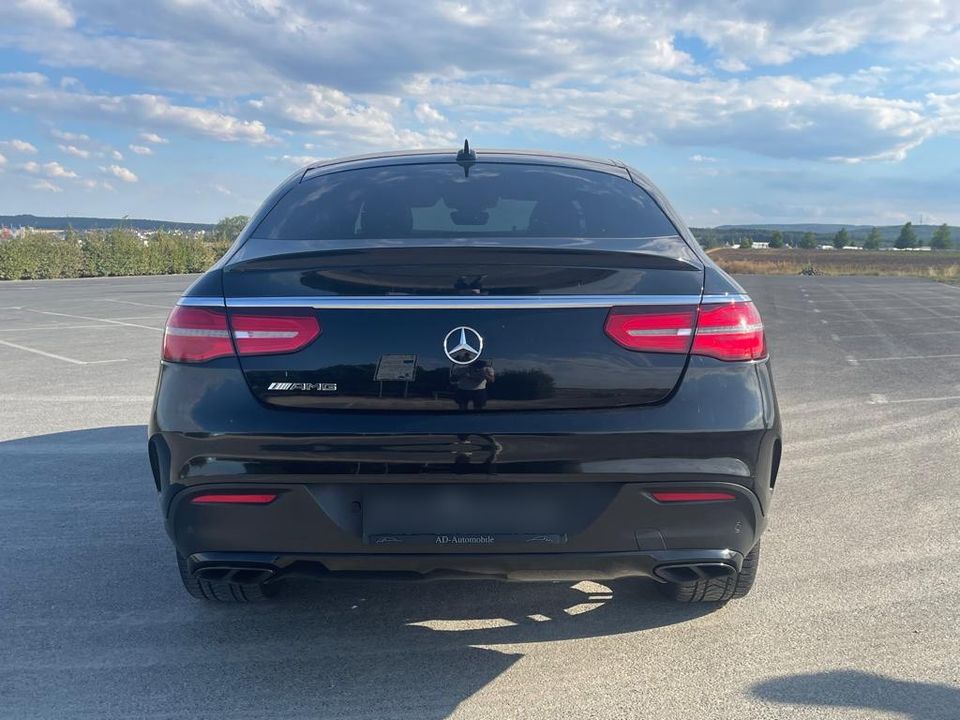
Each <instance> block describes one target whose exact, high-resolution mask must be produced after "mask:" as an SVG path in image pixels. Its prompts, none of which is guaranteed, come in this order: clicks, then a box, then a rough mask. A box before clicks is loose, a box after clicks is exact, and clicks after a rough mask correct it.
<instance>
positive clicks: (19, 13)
mask: <svg viewBox="0 0 960 720" xmlns="http://www.w3.org/2000/svg"><path fill="white" fill-rule="evenodd" d="M74 22H76V19H75V18H74V16H73V11H72V10H71V9H70V8H69V7H68V6H67V5H65V4H64V3H62V2H60V1H59V0H5V2H4V3H3V6H0V23H10V24H11V25H14V24H24V25H34V24H35V25H36V26H37V27H39V28H50V27H51V26H52V27H53V28H68V27H71V26H72V25H73V24H74Z"/></svg>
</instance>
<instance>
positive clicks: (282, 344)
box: [230, 315, 320, 355]
mask: <svg viewBox="0 0 960 720" xmlns="http://www.w3.org/2000/svg"><path fill="white" fill-rule="evenodd" d="M230 325H231V326H232V327H233V337H234V339H235V340H236V342H237V352H238V353H240V354H241V355H273V354H276V353H288V352H294V351H295V350H299V349H300V348H303V347H306V346H307V345H309V344H310V343H312V342H313V341H314V340H316V339H317V336H318V335H320V323H318V322H317V319H316V318H315V317H313V316H312V315H289V316H288V315H284V316H278V315H231V316H230Z"/></svg>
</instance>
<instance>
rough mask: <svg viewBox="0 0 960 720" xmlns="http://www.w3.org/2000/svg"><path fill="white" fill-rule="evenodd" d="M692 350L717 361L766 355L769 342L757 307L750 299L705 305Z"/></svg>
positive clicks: (752, 358) (757, 357)
mask: <svg viewBox="0 0 960 720" xmlns="http://www.w3.org/2000/svg"><path fill="white" fill-rule="evenodd" d="M690 352H692V353H693V354H694V355H707V356H708V357H714V358H717V359H718V360H759V359H760V358H763V357H766V355H767V341H766V338H765V337H764V335H763V322H762V321H761V320H760V313H758V312H757V308H756V307H754V305H753V303H752V302H749V301H748V302H732V303H724V304H722V305H702V306H701V307H700V319H699V320H698V321H697V332H696V334H695V335H694V338H693V348H692V349H691V350H690Z"/></svg>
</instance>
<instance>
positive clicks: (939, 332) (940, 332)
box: [835, 330, 960, 340]
mask: <svg viewBox="0 0 960 720" xmlns="http://www.w3.org/2000/svg"><path fill="white" fill-rule="evenodd" d="M957 334H960V330H924V331H923V332H912V333H896V334H892V333H867V334H864V335H859V334H858V335H844V336H843V337H837V338H835V339H836V340H849V339H852V338H872V337H889V338H898V337H913V336H914V335H957Z"/></svg>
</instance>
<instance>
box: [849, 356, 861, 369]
mask: <svg viewBox="0 0 960 720" xmlns="http://www.w3.org/2000/svg"><path fill="white" fill-rule="evenodd" d="M846 360H847V362H848V363H850V364H851V365H853V366H854V367H857V366H858V365H859V364H860V363H859V362H858V361H857V359H856V358H855V357H854V356H853V355H847V357H846Z"/></svg>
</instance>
